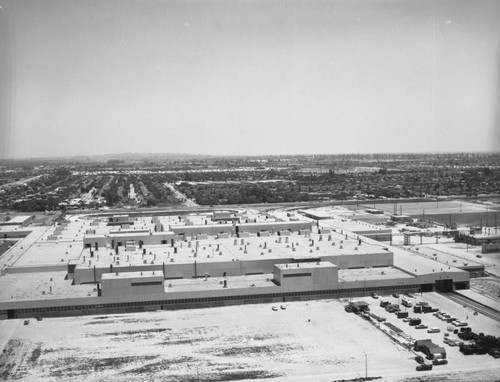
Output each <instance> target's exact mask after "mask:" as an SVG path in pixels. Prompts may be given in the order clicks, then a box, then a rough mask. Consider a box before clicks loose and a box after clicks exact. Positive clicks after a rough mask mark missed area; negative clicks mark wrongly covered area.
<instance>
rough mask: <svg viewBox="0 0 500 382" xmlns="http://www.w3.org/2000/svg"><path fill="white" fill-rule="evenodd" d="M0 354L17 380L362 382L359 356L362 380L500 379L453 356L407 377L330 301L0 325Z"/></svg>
mask: <svg viewBox="0 0 500 382" xmlns="http://www.w3.org/2000/svg"><path fill="white" fill-rule="evenodd" d="M426 296H427V295H425V296H424V297H419V299H426V298H427V297H426ZM429 300H430V301H431V303H432V305H433V306H441V307H442V308H443V309H446V310H447V311H449V312H450V313H452V314H458V313H460V310H461V306H460V305H457V304H455V303H453V302H451V301H449V300H447V299H445V298H444V297H441V296H439V295H437V294H430V295H429ZM367 301H368V302H369V303H370V304H371V306H372V309H373V310H374V311H376V310H377V309H382V308H379V307H378V305H377V304H378V302H379V300H373V299H371V298H368V299H367ZM375 305H377V306H375ZM426 317H428V318H429V320H431V319H434V317H432V316H427V315H426ZM391 320H396V321H397V319H395V317H391ZM474 320H475V322H474V325H478V326H480V327H481V330H483V331H484V332H485V333H490V334H496V335H498V334H499V332H500V326H499V325H498V323H496V322H495V321H492V320H489V319H488V318H486V317H481V316H476V317H474ZM429 323H430V322H429ZM396 324H398V322H396ZM401 324H403V323H402V322H401V321H399V325H400V326H401ZM404 325H406V326H407V324H404ZM433 325H434V323H433ZM412 330H415V329H413V328H412ZM495 332H496V333H495ZM422 336H424V337H422V338H428V335H427V333H422ZM434 336H436V335H435V334H434ZM413 337H414V338H420V337H418V335H417V334H415V335H414V336H413ZM0 347H3V349H4V352H3V354H2V355H1V356H0V375H1V377H2V378H3V379H18V380H26V381H34V380H36V381H56V380H57V381H61V380H83V379H85V380H86V381H104V380H106V381H149V380H161V381H219V380H243V379H244V380H263V379H266V380H267V379H271V380H276V381H281V380H294V381H305V380H307V381H334V380H341V379H351V378H359V377H364V376H365V355H364V353H366V360H367V366H368V375H369V376H373V377H375V376H377V377H378V376H380V377H382V379H383V380H389V381H400V380H415V381H417V380H419V381H434V380H436V381H437V380H443V379H442V377H443V374H446V375H448V376H453V375H454V374H456V378H455V379H450V380H460V378H459V376H460V375H468V378H467V380H469V381H471V380H472V381H474V380H475V381H494V380H495V379H497V378H496V376H497V375H500V364H499V362H498V360H495V359H493V358H492V357H490V356H488V355H484V356H469V357H466V356H463V355H462V354H461V353H459V352H458V349H456V348H454V349H453V351H450V354H449V357H448V359H449V362H450V363H449V364H448V365H444V366H438V367H435V368H434V370H432V371H430V372H424V374H421V373H419V372H416V371H415V366H416V362H415V361H414V360H413V357H414V353H413V352H412V351H409V350H407V349H406V348H405V347H403V346H401V345H399V344H397V343H396V342H393V341H392V340H391V339H390V338H389V337H388V336H387V335H386V334H385V333H383V332H382V331H380V330H379V329H378V328H377V327H376V326H374V325H373V324H372V323H370V322H368V321H366V320H363V319H362V318H360V317H358V316H356V315H354V314H349V313H346V312H345V311H344V309H343V304H342V303H341V302H339V301H337V300H323V301H309V302H291V303H286V310H281V309H278V310H277V311H273V310H272V309H271V305H270V304H259V305H243V306H232V307H224V308H213V309H196V310H184V311H168V312H166V311H165V312H152V313H135V314H124V315H108V316H86V317H77V318H54V319H44V320H43V321H36V320H30V323H29V325H23V321H22V320H8V321H1V322H0ZM448 350H449V348H448V349H447V351H448ZM422 377H423V379H420V378H422ZM413 378H415V379H413ZM417 378H418V379H417Z"/></svg>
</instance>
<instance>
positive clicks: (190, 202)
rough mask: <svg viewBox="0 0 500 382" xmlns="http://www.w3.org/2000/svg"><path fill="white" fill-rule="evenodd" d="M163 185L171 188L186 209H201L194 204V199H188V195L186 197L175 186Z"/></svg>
mask: <svg viewBox="0 0 500 382" xmlns="http://www.w3.org/2000/svg"><path fill="white" fill-rule="evenodd" d="M163 185H164V186H165V187H167V188H169V189H170V190H171V191H172V192H173V193H174V195H175V197H176V198H177V199H179V200H180V201H182V203H183V204H184V205H185V206H186V207H199V205H198V204H196V203H195V202H194V200H192V199H188V198H187V197H186V195H184V194H183V193H182V192H179V191H178V190H177V189H176V188H175V187H174V185H173V184H170V183H163Z"/></svg>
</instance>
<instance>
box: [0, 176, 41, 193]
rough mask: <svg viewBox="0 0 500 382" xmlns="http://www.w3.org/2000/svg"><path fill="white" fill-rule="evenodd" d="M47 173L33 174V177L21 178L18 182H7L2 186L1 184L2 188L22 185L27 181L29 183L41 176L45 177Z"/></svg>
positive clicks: (0, 187)
mask: <svg viewBox="0 0 500 382" xmlns="http://www.w3.org/2000/svg"><path fill="white" fill-rule="evenodd" d="M43 176H45V175H37V176H33V177H31V178H26V179H21V180H18V181H17V182H12V183H6V184H4V185H2V186H0V190H1V189H2V188H8V187H14V186H20V185H21V184H25V183H29V182H32V181H34V180H36V179H40V178H41V177H43Z"/></svg>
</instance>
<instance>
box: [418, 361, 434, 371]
mask: <svg viewBox="0 0 500 382" xmlns="http://www.w3.org/2000/svg"><path fill="white" fill-rule="evenodd" d="M416 370H417V371H423V370H432V364H430V363H423V364H421V365H418V366H417V368H416Z"/></svg>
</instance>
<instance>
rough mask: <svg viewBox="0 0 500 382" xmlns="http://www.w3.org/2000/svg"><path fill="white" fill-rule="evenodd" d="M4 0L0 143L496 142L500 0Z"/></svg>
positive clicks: (7, 151) (35, 149)
mask: <svg viewBox="0 0 500 382" xmlns="http://www.w3.org/2000/svg"><path fill="white" fill-rule="evenodd" d="M0 5H1V9H0V158H1V157H39V156H62V155H81V154H104V153H122V152H139V153H146V152H171V153H201V154H255V155H258V154H293V153H362V152H434V151H447V152H449V151H492V150H495V151H498V150H500V125H499V124H500V114H499V113H500V106H499V103H500V69H499V68H500V22H499V20H500V1H498V0H491V1H487V0H480V1H475V0H442V1H441V0H440V1H429V0H427V1H426V0H411V1H410V0H408V1H407V0H401V1H396V0H380V1H378V0H325V1H314V0H313V1H310V0H307V1H306V0H298V1H296V0H282V1H272V0H247V1H236V0H213V1H206V0H200V1H190V0H187V1H186V0H179V1H169V0H140V1H139V0H137V1H133V0H116V1H114V0H106V1H101V0H99V1H98V0H96V1H91V0H0Z"/></svg>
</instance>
